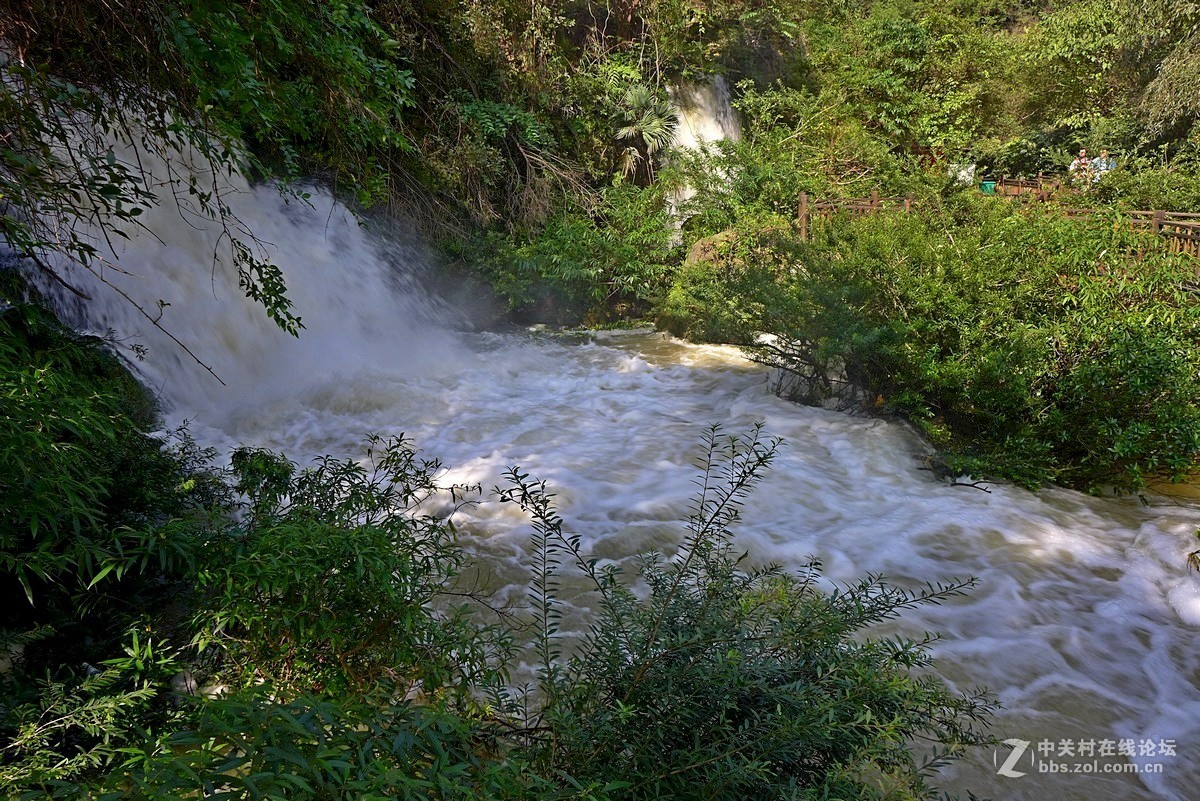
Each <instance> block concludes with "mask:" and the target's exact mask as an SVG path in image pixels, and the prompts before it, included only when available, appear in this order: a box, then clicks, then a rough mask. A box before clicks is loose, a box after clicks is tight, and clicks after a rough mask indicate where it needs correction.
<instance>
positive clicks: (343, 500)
mask: <svg viewBox="0 0 1200 801" xmlns="http://www.w3.org/2000/svg"><path fill="white" fill-rule="evenodd" d="M367 458H368V465H369V466H364V465H360V464H357V463H355V462H354V461H349V460H347V461H338V460H334V459H331V458H326V459H322V460H320V461H319V462H318V463H317V464H315V465H314V466H312V467H309V468H307V469H305V470H303V471H299V472H297V470H296V467H295V465H292V464H291V463H289V462H287V461H286V460H284V459H282V458H280V457H278V456H275V455H273V454H270V453H268V452H264V451H251V450H240V451H237V452H235V453H234V455H233V473H234V476H235V478H236V481H237V484H236V486H237V489H238V490H239V491H240V492H241V493H243V494H244V495H245V497H246V503H247V506H246V509H245V510H244V512H243V521H242V523H240V524H237V525H229V526H227V527H226V528H224V530H222V532H221V535H220V536H219V537H218V538H216V539H215V541H214V543H213V546H212V547H210V548H209V549H208V550H207V552H206V558H205V560H204V563H203V565H202V566H201V569H200V571H199V573H198V575H197V577H196V579H197V591H198V593H199V595H200V598H199V601H198V609H197V611H196V615H195V628H196V632H197V633H196V635H195V642H196V644H197V645H199V646H200V647H201V648H202V649H203V648H205V647H208V646H214V647H216V648H218V649H219V651H220V653H219V659H218V666H217V669H216V671H215V674H216V677H217V678H218V679H220V680H224V681H227V682H229V683H231V684H234V685H235V686H237V685H247V684H258V683H265V684H267V685H268V686H270V687H271V688H272V690H273V692H274V693H276V694H277V695H278V696H279V697H283V698H286V697H291V696H293V695H296V694H299V693H304V692H309V693H317V692H319V693H322V694H325V695H327V696H330V697H343V696H345V695H362V694H365V693H369V692H370V691H371V690H372V688H374V687H375V686H377V685H378V684H380V683H381V682H384V681H386V682H387V683H389V684H390V685H391V686H392V687H393V688H394V690H393V691H394V692H395V693H397V694H398V695H399V696H401V697H418V698H426V699H427V700H428V701H429V702H433V701H434V700H437V701H439V702H441V703H449V702H450V701H451V700H453V701H455V703H457V704H459V705H470V704H471V703H472V701H471V693H473V692H478V691H483V690H485V689H488V688H489V685H488V681H487V680H485V679H486V677H488V676H492V677H493V679H495V678H496V676H497V675H498V674H496V672H495V670H494V669H493V668H491V667H489V665H490V664H491V663H490V662H489V660H492V659H493V658H495V657H497V656H502V654H497V653H496V652H495V651H494V650H489V648H491V647H492V646H495V645H496V643H494V642H492V641H491V640H490V639H489V638H488V636H487V632H486V629H483V628H480V627H477V626H474V625H473V624H472V623H471V622H470V619H469V617H468V615H467V612H466V610H465V609H459V608H454V607H451V608H449V609H445V608H443V607H442V606H441V605H440V604H439V603H438V602H439V600H444V599H446V598H447V597H448V596H447V593H448V592H450V590H451V589H452V587H453V583H454V577H455V575H456V574H457V572H458V569H459V567H460V566H461V564H462V562H463V559H464V556H463V553H462V550H461V548H460V547H459V546H458V545H457V543H456V541H455V532H454V529H453V527H452V526H450V525H448V524H447V523H445V522H444V521H443V520H442V519H438V518H434V517H431V516H429V515H426V514H420V513H418V512H417V510H418V508H419V507H420V506H421V504H422V503H423V502H425V501H427V500H428V499H429V497H430V496H431V495H432V494H433V493H434V492H435V490H437V489H438V488H437V487H436V485H435V483H434V476H435V473H436V471H437V468H438V466H437V464H436V463H432V462H426V461H422V460H420V459H418V458H417V457H416V456H415V454H414V452H413V450H412V449H411V447H410V446H409V445H408V444H407V443H405V442H403V441H401V440H391V441H387V442H379V441H376V442H373V443H372V447H371V448H370V449H369V451H368V455H367ZM446 491H448V492H450V493H451V494H452V495H453V496H454V497H462V496H463V493H466V492H468V491H469V490H468V488H464V487H453V488H448V489H447V490H446ZM489 671H491V672H489Z"/></svg>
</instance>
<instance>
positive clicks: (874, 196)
mask: <svg viewBox="0 0 1200 801" xmlns="http://www.w3.org/2000/svg"><path fill="white" fill-rule="evenodd" d="M878 210H879V190H878V189H876V190H873V191H872V192H871V211H878Z"/></svg>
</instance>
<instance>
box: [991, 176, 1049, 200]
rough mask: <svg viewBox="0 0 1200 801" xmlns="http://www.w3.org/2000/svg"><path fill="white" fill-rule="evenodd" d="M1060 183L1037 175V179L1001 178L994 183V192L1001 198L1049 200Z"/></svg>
mask: <svg viewBox="0 0 1200 801" xmlns="http://www.w3.org/2000/svg"><path fill="white" fill-rule="evenodd" d="M1061 186H1062V183H1061V182H1060V181H1059V180H1058V179H1057V178H1047V177H1046V176H1043V175H1039V176H1038V177H1037V178H1032V179H1030V178H1007V177H1006V178H1001V179H1000V180H999V181H996V189H995V192H996V194H997V195H1000V196H1001V197H1020V198H1023V199H1032V200H1049V199H1050V196H1051V195H1053V194H1054V193H1055V192H1057V191H1058V190H1059V188H1060V187H1061Z"/></svg>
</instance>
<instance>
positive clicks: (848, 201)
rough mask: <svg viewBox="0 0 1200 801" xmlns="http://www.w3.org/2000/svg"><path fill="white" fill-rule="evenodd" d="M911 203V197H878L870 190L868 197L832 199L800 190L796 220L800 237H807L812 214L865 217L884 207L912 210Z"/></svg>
mask: <svg viewBox="0 0 1200 801" xmlns="http://www.w3.org/2000/svg"><path fill="white" fill-rule="evenodd" d="M912 205H913V199H912V197H880V196H879V193H878V192H872V193H871V195H870V196H869V197H850V198H836V199H833V200H810V198H809V197H808V193H807V192H801V193H800V206H799V208H798V209H797V210H796V220H797V221H798V222H799V223H800V238H801V239H808V224H809V221H810V220H811V219H812V218H813V217H814V216H816V217H822V218H824V219H827V220H828V219H830V218H831V217H833V216H834V215H837V214H842V213H845V214H848V215H850V217H851V218H858V217H867V216H869V215H871V214H875V213H876V212H880V211H883V210H884V209H897V208H898V209H902V210H904V211H912Z"/></svg>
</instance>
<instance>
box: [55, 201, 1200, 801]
mask: <svg viewBox="0 0 1200 801" xmlns="http://www.w3.org/2000/svg"><path fill="white" fill-rule="evenodd" d="M312 203H313V207H312V208H306V207H304V206H302V205H298V204H296V203H293V204H291V205H286V204H284V203H283V202H282V200H281V199H280V197H279V196H278V195H277V194H276V193H275V192H274V191H273V190H272V189H270V188H258V189H253V190H249V189H245V188H243V189H242V190H241V192H240V194H239V196H238V197H236V198H234V199H233V206H234V208H235V209H236V210H237V212H238V214H239V215H240V217H241V218H242V220H243V221H244V222H245V223H246V224H247V225H248V226H250V227H251V228H252V229H253V230H255V231H256V232H257V233H258V234H259V236H260V237H261V238H262V239H263V240H264V241H267V242H270V243H273V244H272V245H271V249H272V251H273V252H274V254H275V255H274V258H275V260H276V262H277V263H279V264H280V265H282V266H283V267H284V268H285V271H286V275H287V279H288V284H289V287H290V294H291V297H292V299H293V300H294V302H295V304H296V307H297V311H298V313H299V314H300V315H301V317H302V318H303V321H304V324H305V325H306V327H307V330H306V331H304V332H303V333H302V335H301V337H300V338H299V339H292V338H290V337H288V336H286V335H284V334H281V333H280V332H279V331H277V330H275V329H274V328H273V327H272V325H271V324H270V323H269V322H268V321H267V319H266V316H265V314H264V313H263V311H262V309H261V308H260V307H257V306H254V305H253V304H251V303H250V302H248V301H246V300H245V299H244V298H242V297H241V296H240V293H239V291H238V290H237V286H236V280H234V279H231V278H230V277H229V276H227V275H225V274H224V270H223V268H217V269H216V270H215V272H214V269H213V265H212V260H211V255H212V253H213V242H214V240H215V233H214V231H213V230H211V226H207V227H206V226H202V225H197V224H196V223H195V221H191V222H185V221H184V220H182V219H181V218H180V217H179V216H178V215H177V214H175V213H173V211H172V210H170V209H160V210H158V211H156V212H155V213H153V214H150V215H147V218H148V223H147V224H148V226H149V227H150V229H152V231H153V233H154V234H156V235H157V236H156V237H155V236H150V235H147V234H144V233H143V234H141V235H137V236H134V237H133V239H132V240H131V241H130V242H128V243H126V244H124V245H122V246H121V247H123V248H124V249H123V251H122V252H121V253H120V254H119V255H120V260H119V263H120V265H121V267H122V268H123V269H124V270H127V271H129V272H130V273H133V274H134V275H133V276H132V277H128V278H126V277H123V276H118V277H120V278H121V279H122V281H123V283H122V286H124V287H125V288H126V290H127V291H129V292H130V293H131V294H133V295H134V296H135V297H138V298H140V299H141V300H142V302H143V303H145V304H147V305H148V306H149V307H151V308H153V306H154V304H155V302H156V301H157V300H158V299H163V300H166V301H167V302H169V303H170V304H171V305H170V306H169V307H168V308H167V309H166V312H165V315H164V317H163V324H164V325H165V326H166V327H167V328H169V329H170V330H171V332H172V333H173V334H174V335H176V336H177V337H179V338H180V339H181V340H182V341H184V342H186V343H187V344H188V345H189V346H190V347H191V348H192V349H193V350H194V351H195V352H196V354H197V356H199V357H200V358H201V359H203V360H204V361H206V362H207V363H209V364H210V365H211V366H212V368H213V369H214V370H215V371H216V373H217V374H218V375H220V377H221V379H222V380H223V381H224V382H225V384H226V386H222V385H221V384H219V383H218V382H217V381H215V380H214V379H213V378H212V377H211V376H209V375H208V374H207V373H206V372H205V371H204V370H202V369H200V368H198V367H197V366H196V365H195V364H194V363H193V362H192V361H191V359H190V358H189V357H188V356H187V355H186V354H185V353H183V352H181V351H180V350H179V349H178V348H177V347H175V346H173V345H171V344H170V343H169V342H167V341H166V340H165V338H164V337H162V336H161V335H160V334H158V332H156V331H154V330H153V328H152V327H150V326H149V325H148V324H147V323H146V322H145V320H143V319H141V318H139V317H138V315H137V314H136V313H135V312H133V310H132V309H131V307H130V306H129V305H128V304H126V303H125V302H123V301H121V300H120V299H118V298H116V297H115V296H113V295H112V293H105V291H104V290H103V288H102V287H93V293H94V295H95V300H94V301H93V302H92V303H90V304H88V305H87V309H86V310H85V311H78V312H77V313H78V314H83V315H86V320H83V321H81V322H86V324H87V325H88V326H90V327H91V328H93V329H98V330H101V331H103V330H105V329H109V328H111V329H114V330H115V331H116V332H118V335H119V336H120V337H122V338H127V339H128V340H129V341H136V342H139V343H141V344H144V345H145V346H146V347H147V348H148V349H149V354H148V356H147V358H146V360H145V361H144V362H142V363H141V365H140V369H142V371H143V372H144V374H145V376H146V378H147V380H148V382H150V383H151V384H152V385H153V386H155V387H156V388H157V390H158V391H159V392H161V394H162V396H163V398H164V400H165V402H166V404H167V406H168V410H169V415H170V418H171V420H172V421H173V422H178V421H181V420H184V419H190V420H192V422H191V431H192V433H193V434H194V435H195V436H197V438H198V439H200V440H201V441H202V442H205V443H207V444H213V445H218V446H227V445H230V444H235V443H244V444H252V445H261V446H268V447H271V448H276V449H280V450H282V451H285V452H286V453H287V454H288V455H289V456H291V457H292V458H293V459H294V460H297V461H304V460H305V459H307V458H309V457H311V456H313V455H317V454H322V453H333V454H337V455H357V454H359V453H361V446H362V443H363V441H364V437H365V435H367V434H369V433H372V432H378V433H381V434H398V433H400V432H404V433H406V434H407V435H408V436H410V437H412V438H413V439H414V440H415V442H416V444H417V445H418V447H419V448H420V449H421V450H422V452H423V454H424V455H426V456H431V457H437V458H438V459H440V460H442V462H443V463H445V464H446V465H447V467H448V470H449V472H448V475H447V476H446V480H454V481H464V482H477V483H481V484H483V485H484V487H491V486H493V485H494V484H496V483H498V482H499V481H500V477H501V474H502V472H503V471H504V469H505V468H506V467H508V466H510V465H514V464H519V465H520V466H521V467H522V468H523V469H524V470H526V471H528V472H529V473H531V474H533V475H535V476H537V477H539V478H542V479H546V480H547V481H549V482H550V483H551V484H552V485H553V490H554V491H555V492H556V493H557V496H558V503H559V505H560V509H561V512H562V514H563V515H564V517H565V518H566V520H567V523H568V526H569V527H570V528H571V529H572V530H574V531H576V532H578V533H580V534H582V535H583V538H584V541H585V542H586V544H587V547H588V548H590V549H591V550H592V551H593V552H594V553H595V554H596V555H598V556H602V557H608V558H613V559H622V558H627V557H629V556H631V555H633V554H636V553H638V552H641V551H644V550H647V549H650V548H665V549H666V550H667V551H668V552H669V551H670V549H671V548H672V547H673V545H674V544H675V543H676V542H677V541H678V539H679V536H680V530H681V524H680V522H679V521H680V520H681V519H682V518H684V517H685V516H686V514H687V509H688V501H689V498H690V497H691V495H692V494H693V492H694V489H695V488H694V486H693V484H692V483H691V479H692V477H693V475H694V472H695V468H694V467H693V462H694V460H695V458H696V456H697V454H698V451H699V443H700V435H701V433H702V431H703V430H704V428H705V427H706V426H708V425H710V424H712V423H719V424H721V425H722V426H723V428H724V429H725V430H726V431H727V432H729V433H738V432H743V431H746V430H748V429H749V428H750V427H751V426H753V425H754V424H755V423H758V422H762V423H764V424H765V430H766V432H767V433H769V434H771V435H775V436H779V437H782V438H783V439H784V440H785V444H784V446H783V448H782V451H781V453H780V455H779V458H778V460H777V461H776V463H775V467H774V469H773V471H772V473H771V475H770V476H769V477H768V479H767V480H766V481H765V482H764V483H763V485H762V486H761V488H760V489H759V491H758V492H757V494H756V496H755V497H754V498H753V499H752V501H751V502H750V503H749V504H748V505H747V507H746V510H745V519H744V522H743V523H742V524H741V525H740V527H739V529H738V531H739V537H740V542H741V544H742V545H743V546H744V547H745V548H746V549H748V550H749V551H750V552H751V554H752V556H753V558H754V559H756V560H760V561H768V560H773V561H778V562H781V563H783V564H785V565H799V564H802V563H806V562H807V561H808V560H809V559H810V557H813V556H815V557H817V558H819V559H820V560H821V561H822V562H823V563H824V565H825V569H826V574H827V576H828V577H829V578H830V579H831V580H834V581H839V582H848V581H852V580H855V579H857V578H859V577H861V576H863V575H864V574H865V573H867V572H869V571H877V572H882V573H885V574H887V575H888V576H889V577H891V578H893V579H894V580H896V581H897V582H899V583H902V584H905V585H912V586H915V585H918V584H921V583H924V582H926V581H935V580H939V579H947V578H951V577H962V576H967V575H974V576H978V577H979V578H980V579H981V582H980V586H979V587H978V589H976V590H975V591H974V592H972V593H971V594H970V595H969V596H968V597H966V598H964V599H959V600H956V601H954V602H952V603H949V604H946V605H944V606H940V607H929V608H925V609H922V610H919V611H918V612H917V613H915V614H909V615H906V616H905V618H904V619H903V620H902V621H901V622H900V623H899V624H898V625H899V626H900V627H901V628H903V629H904V630H906V631H909V632H914V633H919V632H921V631H922V630H926V629H928V630H931V631H938V632H941V633H942V634H943V635H944V639H943V640H941V641H940V642H939V643H938V644H937V645H936V646H935V649H936V654H937V657H938V667H939V670H940V672H941V673H942V674H943V675H944V676H945V677H946V678H947V679H948V680H949V681H951V682H952V683H954V684H955V685H956V686H959V687H960V688H962V689H967V688H970V687H974V686H976V685H980V684H983V685H987V686H988V687H990V688H991V689H992V690H993V691H994V692H995V693H996V694H998V696H999V698H1000V699H1001V701H1002V702H1003V704H1004V705H1005V707H1006V709H1005V711H1004V712H1003V713H1002V714H1001V716H1000V717H999V718H998V719H997V721H996V725H995V733H996V734H998V735H999V736H1000V737H1001V738H1014V739H1018V740H1023V741H1028V742H1029V747H1028V749H1027V751H1026V752H1025V753H1024V754H1023V755H1022V756H1020V758H1019V759H1018V760H1017V761H1016V762H1015V763H1014V764H1013V765H1012V766H1010V767H1009V768H1008V770H1007V771H1006V772H1007V773H1010V774H1012V773H1025V774H1026V775H1024V776H1020V777H1016V776H1004V775H998V772H997V770H998V768H999V767H1002V766H1003V765H1004V763H1005V761H1006V760H1007V759H1008V756H1009V753H1010V749H1009V748H1007V747H1005V748H1002V749H1001V750H1000V752H999V753H998V754H996V755H993V754H992V753H990V752H989V753H986V754H979V755H977V756H976V757H974V758H973V759H972V760H970V761H968V762H966V763H962V764H960V765H959V766H957V767H955V768H954V769H953V771H952V772H950V773H947V774H945V776H944V784H945V785H946V786H947V787H948V788H950V789H956V790H965V789H968V788H969V789H971V790H973V791H975V792H976V793H977V794H980V795H992V796H994V797H995V798H997V799H1030V800H1031V801H1032V800H1033V799H1048V798H1054V799H1060V800H1062V801H1066V799H1079V800H1080V801H1083V799H1087V800H1088V801H1101V800H1103V799H1109V800H1111V801H1127V800H1128V799H1178V800H1179V801H1183V799H1193V798H1196V797H1197V796H1196V793H1197V790H1196V788H1197V786H1200V644H1198V643H1197V639H1196V634H1197V630H1198V629H1200V577H1197V575H1196V574H1194V573H1189V572H1188V571H1187V569H1186V566H1185V561H1184V559H1185V554H1186V553H1187V551H1189V550H1190V549H1191V548H1192V547H1194V542H1195V541H1194V540H1193V539H1192V533H1193V531H1195V529H1196V527H1197V526H1198V525H1200V510H1198V509H1196V508H1194V507H1188V506H1180V505H1175V504H1172V503H1170V502H1169V501H1167V500H1165V499H1159V500H1152V501H1151V503H1150V505H1149V506H1146V505H1143V504H1141V503H1139V502H1137V501H1136V500H1101V499H1094V498H1090V497H1086V496H1083V495H1079V494H1076V493H1072V492H1066V491H1060V490H1053V489H1051V490H1046V491H1043V492H1040V493H1037V494H1033V493H1029V492H1025V491H1023V490H1019V489H1016V488H1013V487H1009V486H1004V485H993V486H990V487H988V489H989V490H990V491H986V492H985V491H982V490H981V489H979V488H973V487H963V486H950V485H949V484H947V483H944V482H939V481H937V480H935V479H934V478H933V477H932V476H931V474H930V473H929V472H926V471H923V470H921V469H920V468H921V459H920V457H921V455H922V454H923V452H924V451H923V446H922V444H921V443H920V442H919V441H918V440H917V439H916V438H915V437H914V436H913V435H912V434H911V433H910V432H909V431H908V430H907V429H906V428H905V427H904V426H902V425H899V424H895V423H889V422H884V421H879V420H872V419H866V418H856V417H851V416H847V415H844V414H839V413H835V412H828V411H823V410H819V409H811V408H805V407H801V406H796V405H793V404H791V403H788V402H785V401H782V400H780V399H778V398H776V397H774V396H773V395H772V394H771V392H770V391H769V388H768V380H767V376H766V374H765V373H764V372H763V371H762V370H761V369H759V368H758V367H756V366H754V365H752V364H750V363H748V362H747V361H745V360H744V359H743V358H742V357H741V356H740V355H739V354H738V353H737V352H735V351H733V350H731V349H726V348H714V347H696V346H690V345H686V344H683V343H680V342H677V341H675V340H671V339H669V338H665V337H663V336H661V335H658V334H655V333H650V332H640V333H611V334H600V333H597V334H591V335H579V334H576V335H548V334H539V333H530V332H517V333H507V334H495V333H471V332H464V331H463V330H462V329H464V328H465V326H462V325H460V324H458V323H457V322H456V318H455V315H454V314H453V313H452V312H451V311H449V310H448V309H446V308H443V307H441V306H440V305H439V304H438V303H437V302H435V301H434V300H432V299H431V298H430V297H429V296H428V295H427V294H425V293H424V292H423V291H422V290H421V288H420V286H419V284H418V282H417V281H416V280H415V278H414V275H415V274H416V272H417V268H416V266H415V265H416V264H418V263H419V262H420V261H421V258H420V254H419V252H418V251H416V250H412V249H408V248H405V247H401V246H397V245H395V244H383V243H381V242H378V241H375V240H372V239H371V238H370V237H368V235H367V234H366V233H365V232H364V231H363V230H362V229H361V228H360V227H358V226H357V225H356V224H355V222H354V221H353V220H352V219H351V218H350V217H349V216H348V215H347V213H346V212H345V210H344V209H342V207H340V206H338V205H337V204H335V203H334V202H333V201H332V200H331V199H330V198H329V197H328V196H327V195H325V194H323V193H319V192H318V193H315V194H314V197H313V200H312ZM78 280H79V281H80V283H87V279H86V278H85V277H79V278H78ZM114 280H115V279H114ZM65 305H69V304H65ZM460 517H461V518H462V519H461V522H462V523H463V524H464V527H465V528H466V529H467V530H468V531H471V532H474V539H473V541H472V543H471V546H470V547H471V548H472V549H473V550H475V551H476V552H478V553H479V555H480V559H481V561H482V563H483V564H484V565H485V566H486V572H487V574H488V575H489V576H490V579H491V581H492V582H493V584H494V586H495V588H496V589H497V590H498V591H500V592H505V591H508V592H516V591H519V589H520V585H521V582H522V581H523V576H524V573H523V571H522V569H521V567H520V565H521V563H522V558H523V551H524V548H525V547H526V535H527V529H526V528H525V521H524V519H523V518H521V517H520V515H519V514H518V513H516V511H515V510H514V509H513V508H512V507H511V506H509V505H501V504H498V503H483V504H481V505H479V506H477V507H475V508H472V509H467V510H464V511H463V512H461V513H460ZM506 588H507V590H506ZM585 613H586V610H578V614H585ZM1121 740H1132V741H1134V751H1135V754H1134V755H1133V756H1127V755H1113V756H1100V753H1101V749H1104V748H1105V745H1104V741H1112V746H1111V748H1113V749H1114V750H1115V749H1116V748H1117V747H1118V743H1119V741H1121ZM1048 741H1053V749H1054V751H1053V753H1050V754H1047V753H1045V752H1044V750H1039V746H1043V748H1044V746H1045V743H1047V742H1048ZM1088 741H1092V742H1093V743H1094V744H1093V746H1092V748H1093V752H1094V753H1095V754H1096V756H1095V758H1094V760H1093V757H1092V756H1079V752H1080V750H1081V749H1082V750H1086V744H1087V742H1088ZM1147 741H1150V743H1149V745H1147ZM1064 743H1065V744H1067V745H1070V746H1071V748H1072V750H1073V751H1074V752H1075V755H1066V754H1063V755H1061V756H1060V755H1059V752H1060V750H1061V748H1062V747H1063V745H1064ZM1125 746H1126V748H1127V747H1128V744H1125ZM1147 749H1149V750H1150V751H1152V753H1145V752H1146V751H1147ZM1172 750H1173V751H1174V754H1173V755H1172V754H1171V753H1170V752H1171V751H1172ZM1038 758H1040V759H1042V760H1043V763H1045V762H1046V761H1047V760H1049V761H1053V762H1055V763H1056V764H1060V765H1062V766H1064V767H1063V770H1066V771H1081V772H1079V773H1053V774H1050V773H1040V772H1038V766H1037V761H1036V760H1037V759H1038ZM1093 764H1094V767H1089V765H1093ZM1077 765H1078V766H1081V767H1076V766H1077ZM1155 765H1159V766H1161V772H1144V773H1142V774H1140V775H1138V774H1134V773H1131V772H1126V773H1113V772H1108V771H1113V770H1116V769H1117V768H1122V769H1125V770H1128V769H1129V768H1128V766H1138V767H1139V768H1141V769H1143V770H1145V771H1156V770H1159V769H1158V768H1155V767H1153V766H1155ZM1110 766H1117V768H1114V767H1110Z"/></svg>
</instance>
